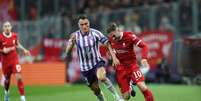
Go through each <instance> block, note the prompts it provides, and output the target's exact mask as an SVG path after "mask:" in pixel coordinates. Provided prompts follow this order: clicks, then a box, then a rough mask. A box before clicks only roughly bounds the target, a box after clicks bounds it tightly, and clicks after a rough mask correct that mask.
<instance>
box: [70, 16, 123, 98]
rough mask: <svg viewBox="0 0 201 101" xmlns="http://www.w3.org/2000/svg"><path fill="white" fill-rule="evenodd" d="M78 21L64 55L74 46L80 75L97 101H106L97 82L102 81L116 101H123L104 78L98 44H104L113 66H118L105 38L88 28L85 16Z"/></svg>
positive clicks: (117, 61) (102, 62)
mask: <svg viewBox="0 0 201 101" xmlns="http://www.w3.org/2000/svg"><path fill="white" fill-rule="evenodd" d="M78 20H79V21H78V25H79V28H80V29H79V30H78V31H76V32H74V33H72V34H71V36H70V39H69V40H68V45H67V47H66V54H69V52H70V51H71V50H72V48H73V46H74V45H76V47H77V53H78V56H79V62H80V70H81V74H82V75H83V76H84V77H85V80H86V81H87V84H88V86H89V87H90V88H91V90H92V91H93V92H94V94H95V95H96V96H97V98H98V100H99V101H106V100H105V98H104V95H103V93H102V92H101V90H100V88H99V85H98V81H102V82H103V83H104V84H105V85H106V86H107V88H108V89H109V91H110V92H111V93H112V94H113V96H114V97H115V99H116V100H117V101H124V100H123V99H122V98H121V97H120V96H119V94H118V93H117V91H116V90H115V88H114V87H113V85H112V83H111V81H110V80H109V79H108V78H107V77H106V71H105V68H104V64H105V62H104V61H103V59H102V57H101V55H100V52H99V43H102V44H105V45H106V46H107V47H108V50H109V52H110V54H111V56H112V59H113V64H114V65H118V64H119V60H118V59H117V58H116V56H115V54H114V53H113V51H112V49H111V46H110V44H109V43H108V39H107V37H105V36H104V35H103V34H102V33H101V32H100V31H98V30H96V29H92V28H90V24H89V20H88V18H87V17H86V16H84V15H82V16H80V17H79V19H78Z"/></svg>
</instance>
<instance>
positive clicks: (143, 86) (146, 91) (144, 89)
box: [137, 82, 154, 101]
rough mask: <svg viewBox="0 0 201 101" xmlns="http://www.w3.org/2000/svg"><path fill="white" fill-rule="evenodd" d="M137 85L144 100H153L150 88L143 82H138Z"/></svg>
mask: <svg viewBox="0 0 201 101" xmlns="http://www.w3.org/2000/svg"><path fill="white" fill-rule="evenodd" d="M137 86H138V87H139V89H140V91H141V92H142V93H143V95H144V97H145V99H146V101H154V97H153V94H152V92H151V90H150V89H149V88H148V87H147V86H146V84H145V82H138V83H137Z"/></svg>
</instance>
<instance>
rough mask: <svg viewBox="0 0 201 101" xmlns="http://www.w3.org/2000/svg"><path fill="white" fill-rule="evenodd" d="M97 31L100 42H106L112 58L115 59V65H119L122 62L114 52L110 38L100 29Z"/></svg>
mask: <svg viewBox="0 0 201 101" xmlns="http://www.w3.org/2000/svg"><path fill="white" fill-rule="evenodd" d="M96 33H97V34H96V35H97V38H98V40H99V42H101V43H102V44H104V45H105V46H106V47H107V49H108V50H109V53H110V55H111V57H112V60H113V65H114V66H117V65H119V64H120V62H119V59H118V58H117V57H116V54H115V53H114V51H113V49H112V47H111V45H110V42H109V40H108V38H107V37H106V36H104V35H103V34H102V33H101V32H99V31H97V32H96Z"/></svg>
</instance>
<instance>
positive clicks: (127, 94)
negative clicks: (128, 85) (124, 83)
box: [122, 92, 130, 100]
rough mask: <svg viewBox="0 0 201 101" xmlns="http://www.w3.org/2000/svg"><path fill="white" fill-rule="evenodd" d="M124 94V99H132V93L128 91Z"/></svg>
mask: <svg viewBox="0 0 201 101" xmlns="http://www.w3.org/2000/svg"><path fill="white" fill-rule="evenodd" d="M122 96H123V98H124V100H129V99H130V94H129V93H128V92H126V93H124V94H123V95H122Z"/></svg>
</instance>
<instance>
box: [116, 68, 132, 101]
mask: <svg viewBox="0 0 201 101" xmlns="http://www.w3.org/2000/svg"><path fill="white" fill-rule="evenodd" d="M115 77H116V81H117V84H118V86H119V88H120V91H121V94H122V96H123V98H124V100H126V101H127V100H129V99H130V87H129V84H130V80H129V78H128V76H127V72H126V71H125V70H116V74H115Z"/></svg>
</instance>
